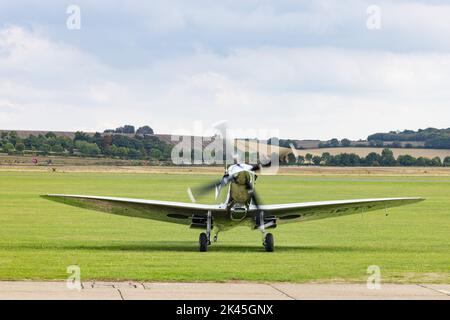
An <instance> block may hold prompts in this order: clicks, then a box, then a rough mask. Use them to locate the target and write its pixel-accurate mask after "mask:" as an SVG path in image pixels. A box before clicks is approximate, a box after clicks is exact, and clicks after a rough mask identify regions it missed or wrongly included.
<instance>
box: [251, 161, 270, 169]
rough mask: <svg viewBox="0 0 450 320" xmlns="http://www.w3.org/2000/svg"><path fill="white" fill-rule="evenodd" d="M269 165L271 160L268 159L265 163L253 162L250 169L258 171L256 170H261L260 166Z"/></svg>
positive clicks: (265, 166) (266, 166)
mask: <svg viewBox="0 0 450 320" xmlns="http://www.w3.org/2000/svg"><path fill="white" fill-rule="evenodd" d="M271 165H272V162H271V161H269V162H268V163H265V164H263V163H258V164H254V165H253V166H252V168H251V169H250V170H252V171H258V170H261V169H262V168H268V167H270V166H271Z"/></svg>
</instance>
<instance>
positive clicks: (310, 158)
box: [305, 153, 313, 163]
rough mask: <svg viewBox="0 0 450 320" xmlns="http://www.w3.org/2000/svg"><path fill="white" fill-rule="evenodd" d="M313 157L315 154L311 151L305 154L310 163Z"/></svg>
mask: <svg viewBox="0 0 450 320" xmlns="http://www.w3.org/2000/svg"><path fill="white" fill-rule="evenodd" d="M312 158H313V155H312V154H311V153H307V154H305V159H306V161H308V163H311V160H312Z"/></svg>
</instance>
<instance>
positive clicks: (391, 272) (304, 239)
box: [0, 171, 450, 283]
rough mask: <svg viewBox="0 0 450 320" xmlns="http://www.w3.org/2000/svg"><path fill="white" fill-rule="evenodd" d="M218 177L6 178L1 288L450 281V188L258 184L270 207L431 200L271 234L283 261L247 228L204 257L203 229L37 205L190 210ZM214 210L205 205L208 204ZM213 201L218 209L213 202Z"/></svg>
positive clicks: (346, 180) (448, 182) (0, 199)
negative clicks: (79, 283) (186, 206)
mask: <svg viewBox="0 0 450 320" xmlns="http://www.w3.org/2000/svg"><path fill="white" fill-rule="evenodd" d="M218 177H219V176H215V175H211V174H195V173H193V174H164V173H152V174H142V173H114V172H102V173H95V172H89V173H83V172H79V173H61V172H7V171H2V172H0V226H1V227H0V280H23V279H34V280H38V279H39V280H53V279H66V278H67V276H68V274H67V273H66V270H67V267H68V266H69V265H79V266H80V268H81V277H82V280H93V279H95V280H143V281H290V282H312V281H316V282H336V281H345V282H359V281H362V282H365V281H366V279H367V276H368V274H367V268H368V266H370V265H377V266H379V267H380V268H381V277H382V281H384V282H394V283H418V282H423V283H449V282H450V196H449V195H450V177H449V176H446V177H437V176H395V175H393V176H371V175H349V176H346V175H320V176H290V175H279V176H260V177H259V179H258V181H257V190H258V192H259V194H260V196H261V197H262V200H263V201H264V202H265V203H284V202H302V201H316V200H317V201H319V200H336V199H351V198H372V197H396V196H422V197H425V198H426V199H427V200H426V201H424V202H421V203H418V204H415V205H410V206H405V207H399V208H393V209H390V210H389V211H388V213H389V215H388V216H386V215H385V213H384V212H382V211H378V212H371V213H367V214H364V215H353V216H347V217H341V218H331V219H325V220H319V221H311V222H305V223H298V224H288V225H282V226H279V227H278V228H277V229H275V230H273V234H274V235H275V250H276V251H275V252H274V253H266V252H264V249H263V247H262V245H261V234H260V233H259V232H257V231H252V230H250V229H248V228H246V227H240V228H236V229H234V230H231V231H228V232H225V233H222V234H220V235H219V242H218V243H214V244H213V245H212V246H210V248H209V251H208V252H207V253H199V252H198V251H197V246H198V244H197V240H198V234H199V232H200V231H199V230H191V229H189V228H186V227H185V226H181V225H174V224H167V223H161V222H155V221H151V220H143V219H136V218H127V217H121V216H113V215H108V214H106V213H100V212H94V211H87V210H83V209H78V208H73V207H69V206H65V205H62V204H57V203H54V202H50V201H46V200H44V199H41V198H39V194H46V193H72V194H87V195H109V196H126V197H134V198H148V199H159V200H175V201H185V202H189V198H188V196H187V193H186V188H187V187H188V186H193V185H198V184H201V183H204V182H207V181H211V179H214V178H218ZM204 200H205V202H208V199H206V198H205V199H204ZM209 202H210V201H209Z"/></svg>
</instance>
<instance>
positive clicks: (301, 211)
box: [252, 198, 425, 223]
mask: <svg viewBox="0 0 450 320" xmlns="http://www.w3.org/2000/svg"><path fill="white" fill-rule="evenodd" d="M423 200H425V199H423V198H383V199H356V200H338V201H319V202H303V203H288V204H269V205H261V206H260V209H261V210H263V211H264V213H265V215H266V216H276V217H277V218H278V219H277V223H287V222H300V221H309V220H316V219H324V218H331V217H340V216H345V215H349V214H356V213H365V212H367V211H373V210H380V209H387V208H391V207H397V206H402V205H405V204H410V203H415V202H419V201H423ZM252 211H255V212H256V208H252Z"/></svg>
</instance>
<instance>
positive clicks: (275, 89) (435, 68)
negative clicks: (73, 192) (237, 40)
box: [0, 26, 450, 138]
mask: <svg viewBox="0 0 450 320" xmlns="http://www.w3.org/2000/svg"><path fill="white" fill-rule="evenodd" d="M124 59H125V58H124ZM449 78H450V54H449V53H446V52H437V53H432V52H428V53H427V52H422V53H420V52H417V53H413V52H409V53H408V52H405V53H398V52H397V53H394V52H385V51H370V50H361V49H352V48H336V47H310V48H304V47H293V48H287V47H277V46H259V47H253V48H234V49H232V48H230V50H228V52H227V54H217V53H214V52H213V51H209V50H207V49H203V50H198V51H196V52H194V53H191V54H184V55H182V56H172V57H167V58H164V59H162V58H161V59H157V60H155V61H153V62H152V63H151V64H150V65H146V66H143V67H142V68H133V69H130V68H116V67H113V66H110V65H106V64H104V63H102V62H101V61H99V59H98V58H96V57H95V55H93V54H92V53H90V52H87V51H83V50H81V49H79V48H77V47H75V46H73V45H68V44H66V43H63V42H61V41H54V40H51V39H50V38H49V37H48V36H46V35H45V34H42V33H40V32H36V31H33V29H27V28H23V27H19V26H9V27H5V28H3V29H1V30H0V96H1V97H2V100H1V101H0V128H6V129H7V128H9V129H52V130H103V129H106V128H105V127H114V126H118V125H122V124H125V123H133V124H136V125H143V124H150V125H151V126H152V127H154V128H155V129H156V131H158V132H161V133H169V132H173V131H175V130H176V129H179V128H191V126H192V123H193V122H194V121H196V120H201V121H203V122H204V123H205V125H207V124H211V123H214V122H216V121H218V120H222V119H227V120H228V121H229V123H230V125H231V126H233V127H241V128H243V127H251V128H273V129H278V130H279V131H280V133H281V135H282V136H283V137H293V138H330V137H332V136H338V137H340V138H343V137H349V138H362V137H365V136H366V135H367V134H370V133H373V132H374V131H382V130H393V129H404V128H412V129H414V128H418V127H426V126H437V127H444V126H448V122H447V120H446V119H448V118H449V116H450V109H449V108H448V107H447V102H448V100H449V98H450V93H448V90H447V86H448V85H447V84H448V83H449V81H450V79H449Z"/></svg>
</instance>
